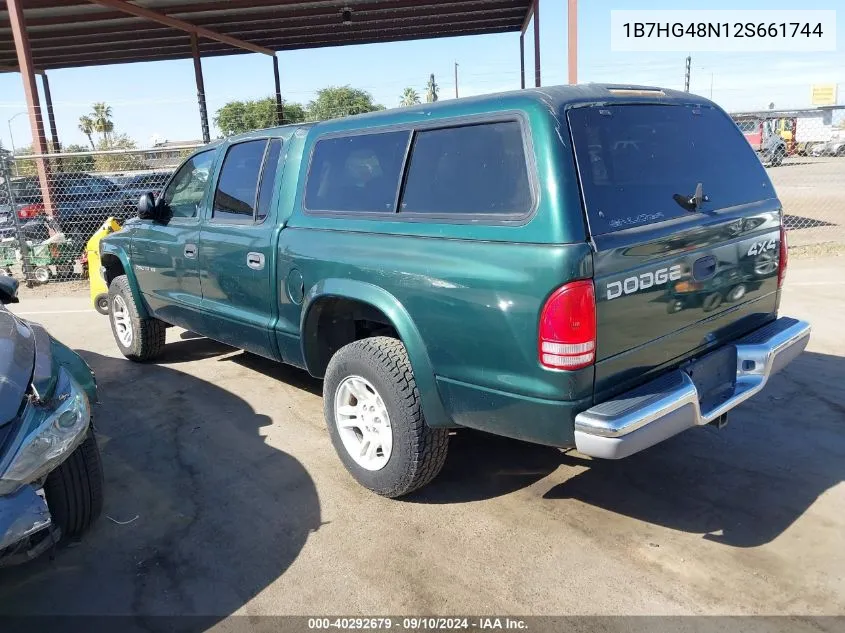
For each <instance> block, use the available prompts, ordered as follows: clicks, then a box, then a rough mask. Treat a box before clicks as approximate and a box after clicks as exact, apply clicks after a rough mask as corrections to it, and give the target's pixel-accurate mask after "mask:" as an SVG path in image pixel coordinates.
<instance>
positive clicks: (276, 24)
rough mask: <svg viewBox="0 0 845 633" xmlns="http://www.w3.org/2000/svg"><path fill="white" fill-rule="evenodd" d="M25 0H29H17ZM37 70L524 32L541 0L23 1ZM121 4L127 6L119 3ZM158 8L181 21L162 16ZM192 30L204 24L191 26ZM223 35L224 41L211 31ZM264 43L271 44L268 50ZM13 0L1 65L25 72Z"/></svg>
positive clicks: (1, 16) (1, 3)
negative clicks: (193, 41)
mask: <svg viewBox="0 0 845 633" xmlns="http://www.w3.org/2000/svg"><path fill="white" fill-rule="evenodd" d="M18 1H19V2H21V0H18ZM21 4H22V6H23V11H24V16H25V20H26V30H27V33H28V36H29V44H30V49H31V52H32V64H33V67H34V69H36V70H38V71H44V70H51V69H55V68H69V67H80V66H92V65H102V64H116V63H128V62H141V61H154V60H162V59H185V58H191V57H192V50H191V42H190V39H189V38H188V37H186V32H188V33H190V32H194V33H195V34H196V35H197V38H198V44H199V53H200V55H202V56H203V57H208V56H213V55H230V54H234V53H246V52H262V53H266V54H272V51H283V50H292V49H302V48H315V47H325V46H340V45H345V44H366V43H373V42H389V41H399V40H412V39H424V38H432V37H450V36H459V35H483V34H489V33H506V32H515V31H523V30H524V27H525V26H527V21H528V19H529V18H530V16H531V13H532V8H533V5H534V2H533V0H311V1H303V0H194V1H185V0H138V1H136V2H133V3H129V2H122V1H121V0H100V1H98V0H92V1H89V0H22V2H21ZM119 7H122V8H119ZM133 7H137V8H139V12H141V13H143V12H144V11H145V10H146V12H155V13H156V14H159V15H160V16H163V17H165V18H167V19H171V20H172V21H173V22H176V23H177V24H176V25H169V24H166V23H162V22H159V21H154V20H153V19H151V18H150V17H149V16H147V17H144V16H142V15H132V14H130V13H128V12H127V9H129V10H131V9H132V8H133ZM186 25H187V27H189V28H186ZM190 27H196V28H195V30H192V29H191V28H190ZM209 32H211V33H213V34H215V35H220V36H222V38H220V39H230V40H236V41H237V42H238V43H237V44H235V43H232V42H231V41H220V39H214V38H213V37H210V36H209ZM261 49H263V50H261ZM17 69H18V58H17V55H16V51H15V43H14V40H13V36H12V29H11V24H10V20H9V12H8V10H7V6H6V0H0V70H17Z"/></svg>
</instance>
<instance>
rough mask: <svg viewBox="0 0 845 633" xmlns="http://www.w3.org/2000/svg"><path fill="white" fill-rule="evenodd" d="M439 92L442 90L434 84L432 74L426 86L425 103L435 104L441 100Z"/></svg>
mask: <svg viewBox="0 0 845 633" xmlns="http://www.w3.org/2000/svg"><path fill="white" fill-rule="evenodd" d="M438 90H440V86H438V85H437V84H436V83H435V82H434V73H431V75H429V77H428V83H427V84H426V85H425V102H426V103H434V102H435V101H437V99H439V97H438V95H437V91H438Z"/></svg>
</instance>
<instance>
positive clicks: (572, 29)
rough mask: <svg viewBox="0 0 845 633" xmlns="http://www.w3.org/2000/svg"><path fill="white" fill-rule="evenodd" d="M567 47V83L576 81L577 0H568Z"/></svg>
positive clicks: (575, 82)
mask: <svg viewBox="0 0 845 633" xmlns="http://www.w3.org/2000/svg"><path fill="white" fill-rule="evenodd" d="M568 6H569V11H568V16H567V25H566V26H567V31H568V35H567V40H568V42H567V47H568V49H569V83H570V84H573V85H574V84H577V83H578V0H569V5H568Z"/></svg>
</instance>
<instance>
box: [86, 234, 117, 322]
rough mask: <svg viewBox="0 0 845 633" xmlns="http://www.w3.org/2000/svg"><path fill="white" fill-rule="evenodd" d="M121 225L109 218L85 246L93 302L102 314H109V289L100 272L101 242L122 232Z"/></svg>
mask: <svg viewBox="0 0 845 633" xmlns="http://www.w3.org/2000/svg"><path fill="white" fill-rule="evenodd" d="M120 228H121V227H120V223H119V222H118V221H117V220H115V219H114V218H109V219H108V220H106V221H105V222H103V225H102V226H101V227H100V228H99V229H97V232H96V233H94V235H92V236H91V239H90V240H88V243H87V244H86V245H85V251H86V255H87V256H88V280H89V281H90V283H91V301H92V303H93V304H94V309H95V310H96V311H97V312H99V313H100V314H108V313H109V288H108V286H107V285H106V280H105V279H103V275H102V273H101V272H100V240H101V239H103V238H104V237H105V236H106V235H111V234H112V233H115V232H117V231H119V230H120Z"/></svg>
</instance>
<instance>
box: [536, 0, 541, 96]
mask: <svg viewBox="0 0 845 633" xmlns="http://www.w3.org/2000/svg"><path fill="white" fill-rule="evenodd" d="M534 85H535V86H536V87H538V88H539V87H540V86H542V85H543V81H542V80H541V79H540V0H534Z"/></svg>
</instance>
